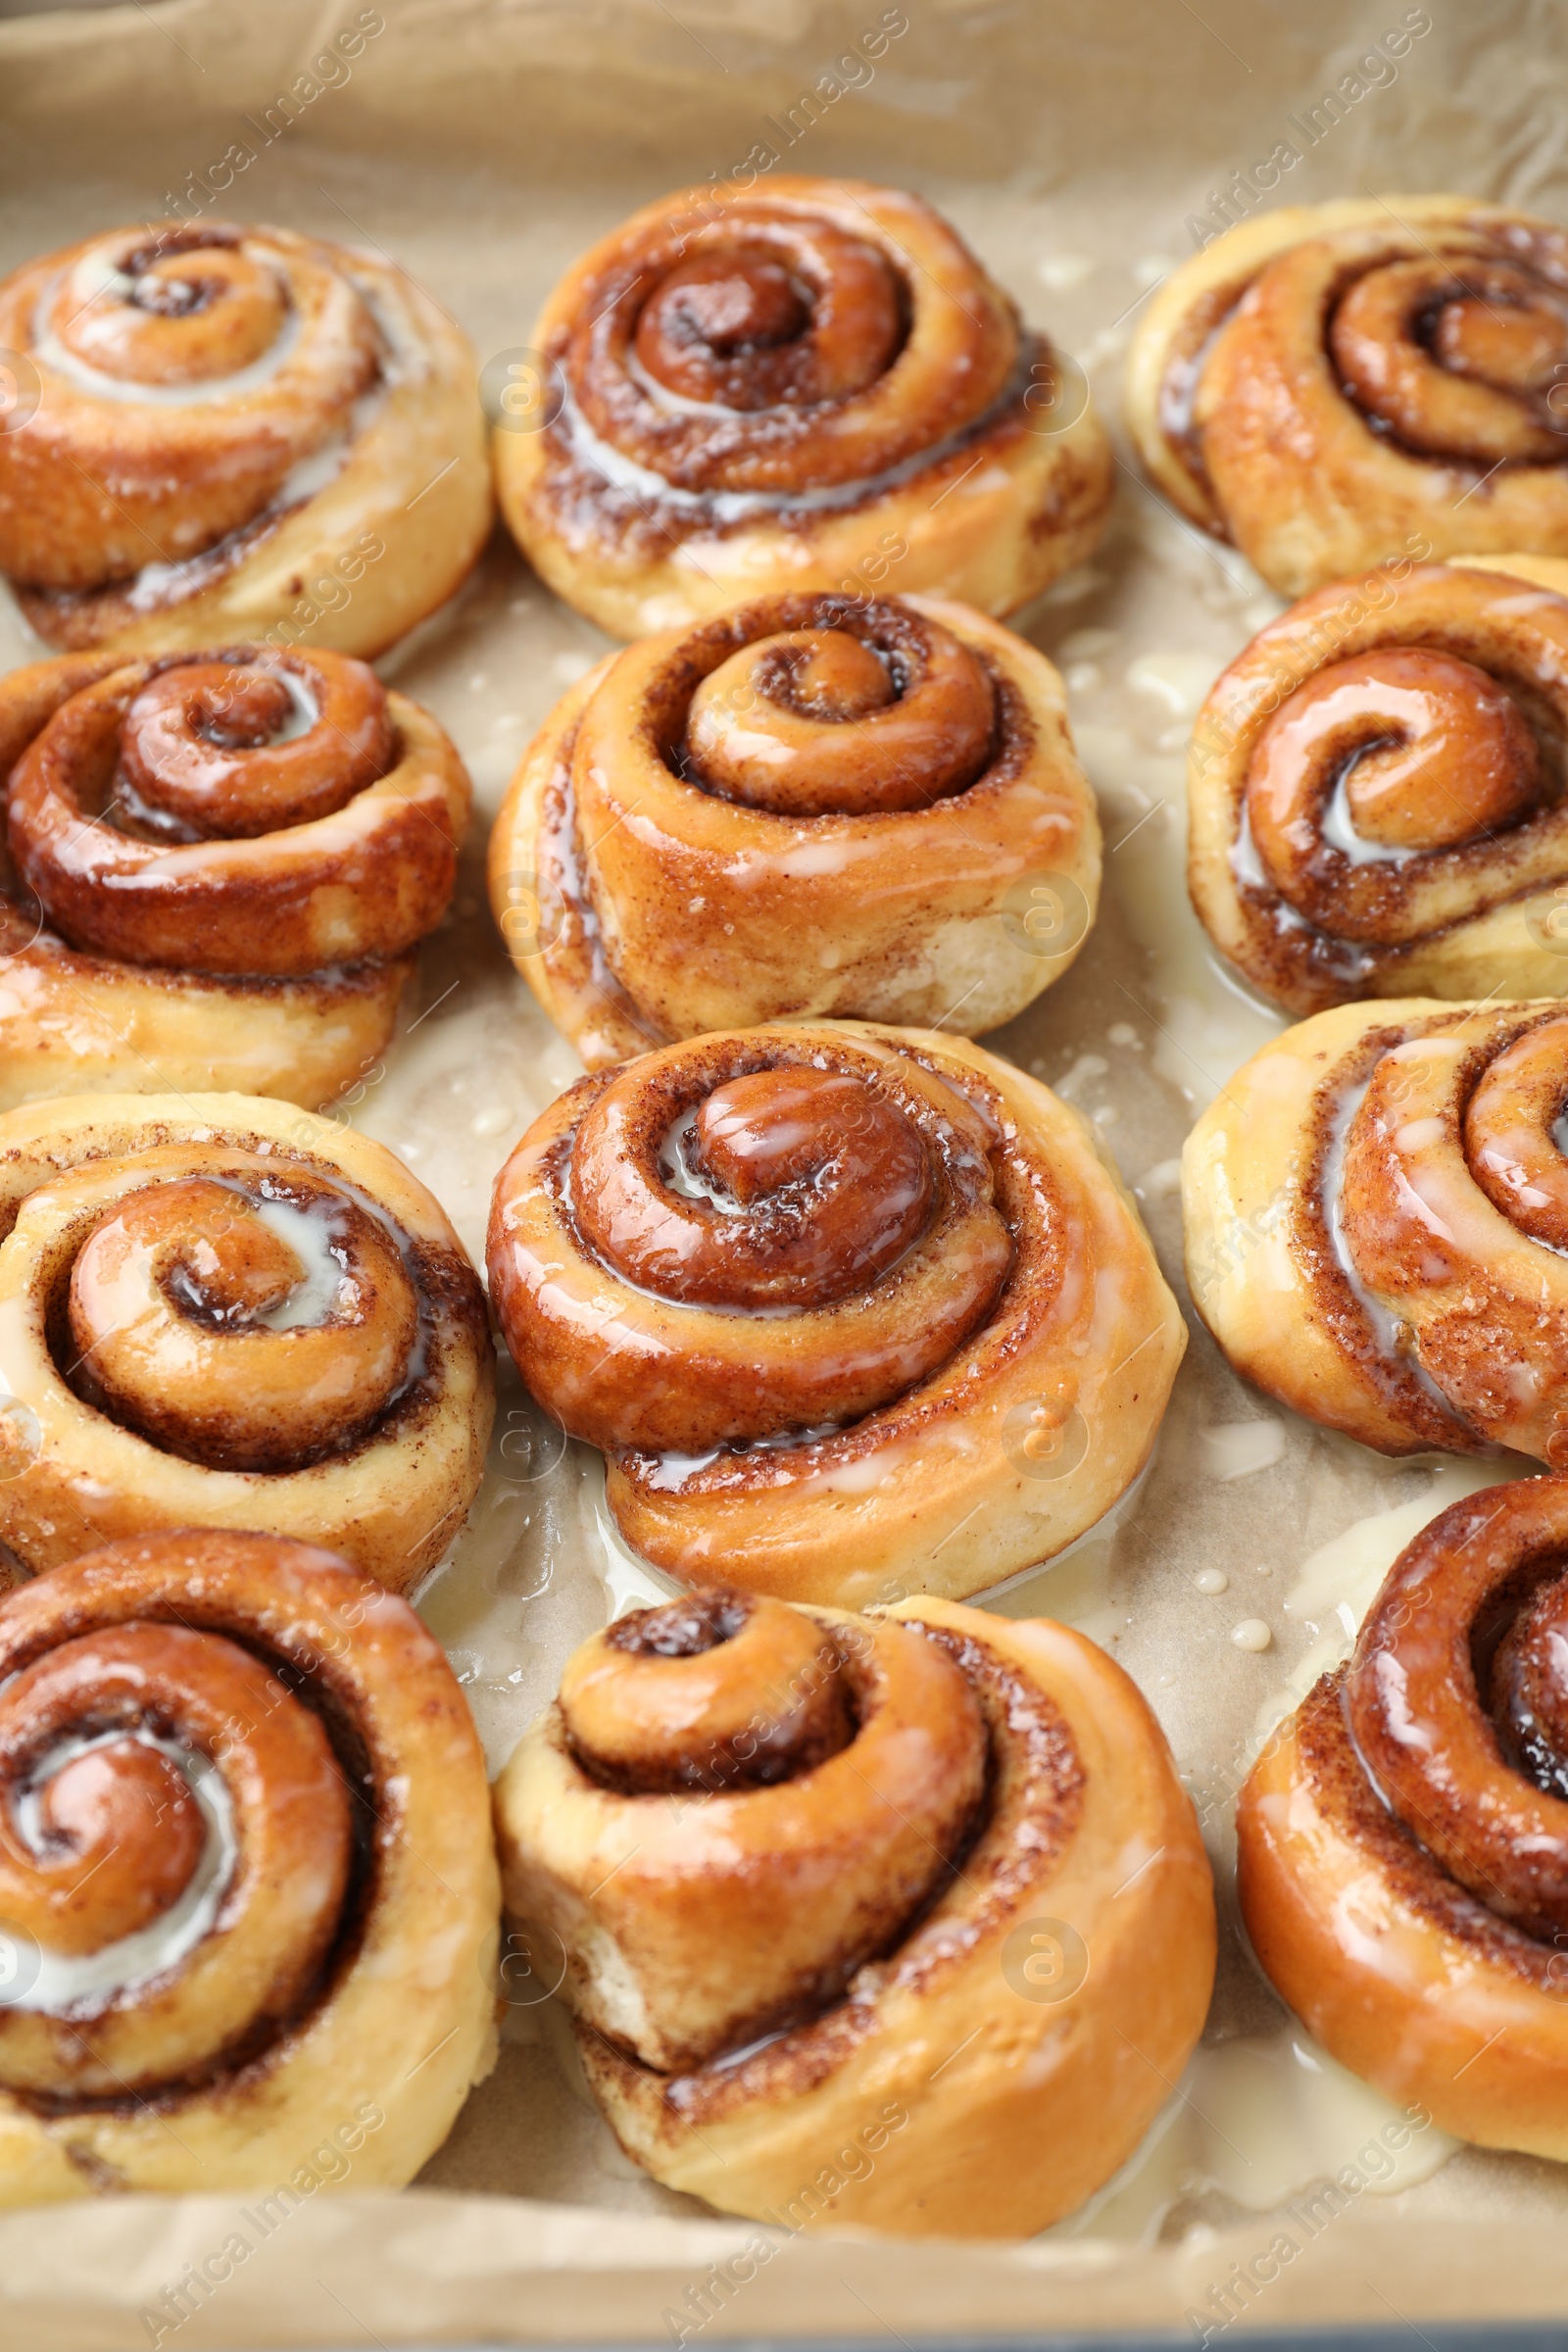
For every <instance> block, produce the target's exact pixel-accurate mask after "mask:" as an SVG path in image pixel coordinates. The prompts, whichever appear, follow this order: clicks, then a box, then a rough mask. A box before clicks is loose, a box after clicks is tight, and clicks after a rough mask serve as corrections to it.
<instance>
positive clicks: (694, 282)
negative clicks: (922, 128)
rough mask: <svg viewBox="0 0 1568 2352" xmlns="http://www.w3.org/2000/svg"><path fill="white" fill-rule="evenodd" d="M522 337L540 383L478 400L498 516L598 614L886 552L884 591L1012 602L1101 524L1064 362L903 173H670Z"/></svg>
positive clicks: (1104, 457)
mask: <svg viewBox="0 0 1568 2352" xmlns="http://www.w3.org/2000/svg"><path fill="white" fill-rule="evenodd" d="M720 297H722V299H720ZM724 301H728V302H729V304H730V306H731V307H730V311H729V312H726V311H725V309H724V307H723V304H724ZM737 305H739V306H740V309H739V310H737V308H736V306H737ZM742 311H744V314H745V320H746V324H745V327H744V328H743V330H742V332H743V333H744V334H745V335H746V336H747V338H748V339H745V340H741V339H740V338H739V337H738V336H737V335H736V332H735V323H734V322H735V319H736V318H737V317H740V316H741V312H742ZM534 344H535V347H536V349H537V351H538V353H539V355H540V357H541V360H542V363H543V367H544V370H545V376H546V387H545V390H546V397H545V399H544V402H543V405H542V406H541V407H540V408H539V409H538V410H537V411H535V412H531V413H529V414H528V415H527V416H525V417H507V418H504V419H502V420H501V421H500V423H499V424H498V429H497V432H496V435H495V440H494V452H495V465H496V474H497V487H498V491H499V495H500V500H501V507H502V512H503V514H504V515H505V516H506V519H507V521H508V523H509V525H510V526H511V528H512V530H513V532H514V534H515V537H516V538H517V540H518V542H519V544H520V545H521V546H522V548H523V550H524V552H525V553H526V554H527V556H528V558H529V560H530V562H531V563H532V564H534V566H535V568H536V569H537V570H538V571H539V572H540V573H541V575H542V576H543V577H544V578H545V580H546V581H547V582H548V583H549V585H550V586H551V587H553V588H554V589H555V590H556V591H557V593H558V594H559V595H561V596H563V597H564V598H565V600H566V602H567V603H568V604H572V605H575V606H576V607H577V608H578V610H579V611H581V612H585V613H588V614H589V615H590V617H591V618H593V619H595V620H597V621H599V623H600V624H601V626H603V627H604V628H606V629H608V630H609V631H610V632H611V634H612V635H613V636H620V637H638V636H643V635H646V634H648V633H649V632H651V631H653V630H657V629H664V628H669V627H672V626H674V625H676V624H677V623H679V622H682V621H686V622H689V621H691V620H694V619H701V618H702V617H704V616H705V615H707V614H710V613H716V612H718V611H721V610H722V609H723V608H724V607H725V606H726V605H730V604H733V603H735V602H736V601H737V600H738V599H739V598H741V597H742V596H744V595H746V594H748V593H750V594H756V593H757V592H758V591H759V590H768V589H773V588H778V589H785V588H788V589H796V590H801V591H805V592H807V593H821V592H833V591H840V592H846V593H849V594H852V595H853V594H863V593H865V592H866V590H867V589H870V590H872V591H873V592H874V590H875V589H876V587H877V586H878V585H879V584H880V583H881V582H883V581H884V580H886V579H887V578H888V576H889V573H890V571H891V570H892V569H893V568H894V567H895V566H896V567H897V584H898V586H899V587H900V589H901V590H904V591H909V590H930V591H933V592H935V593H937V594H939V595H946V596H954V597H960V598H962V599H963V600H964V601H965V602H966V603H970V604H974V605H978V606H979V607H980V608H981V609H982V610H983V611H985V612H988V613H1007V612H1011V611H1013V610H1014V609H1015V608H1016V607H1017V606H1019V605H1021V604H1023V603H1026V602H1027V600H1028V599H1029V598H1030V597H1031V596H1033V595H1035V594H1036V593H1038V591H1039V590H1040V589H1042V588H1044V587H1045V586H1047V585H1048V583H1049V582H1050V581H1051V580H1053V579H1054V578H1055V576H1056V575H1057V573H1058V572H1060V571H1062V570H1065V569H1066V568H1067V567H1068V565H1070V564H1074V563H1077V562H1079V561H1080V560H1081V559H1082V558H1083V557H1084V556H1085V555H1087V554H1088V552H1089V550H1090V549H1091V548H1092V547H1093V546H1094V544H1095V542H1096V541H1097V540H1098V538H1099V536H1100V532H1101V530H1102V528H1103V521H1104V515H1105V512H1106V509H1107V507H1108V505H1109V499H1110V454H1109V447H1108V444H1107V442H1106V439H1105V436H1104V433H1103V428H1102V427H1101V424H1100V422H1099V419H1098V418H1097V417H1095V415H1094V413H1093V411H1092V409H1091V408H1090V407H1089V405H1088V394H1087V388H1086V387H1084V386H1083V385H1082V380H1081V378H1080V377H1078V376H1077V375H1076V373H1075V371H1073V370H1072V369H1071V368H1070V367H1069V366H1067V365H1065V364H1064V363H1063V362H1062V361H1061V360H1060V359H1059V358H1058V357H1057V355H1056V354H1054V352H1053V351H1052V349H1051V346H1050V345H1049V343H1047V342H1046V341H1045V339H1044V337H1038V336H1037V337H1030V336H1027V335H1025V334H1024V333H1023V331H1022V330H1021V329H1020V327H1019V324H1018V320H1017V316H1016V313H1015V312H1014V311H1013V309H1012V306H1011V304H1010V303H1009V302H1008V301H1007V300H1006V298H1005V295H1003V294H1002V293H1001V291H1000V289H999V288H997V287H996V286H995V285H994V284H993V283H992V281H991V280H990V279H989V278H988V277H987V276H986V274H985V272H984V271H983V270H981V268H980V267H979V265H978V264H977V263H976V262H975V261H974V259H973V257H972V256H971V255H970V254H969V253H968V252H967V251H966V250H965V248H964V247H963V245H962V244H961V243H960V242H959V240H958V238H957V237H956V235H955V234H954V232H953V230H952V229H951V228H949V227H948V225H947V223H946V222H945V221H942V220H941V218H940V217H939V216H938V215H937V214H936V213H934V212H933V211H932V210H931V209H930V207H929V206H927V205H925V204H923V203H921V201H920V200H919V199H918V198H917V197H914V196H910V195H907V194H904V193H902V192H900V191H898V190H894V189H887V188H877V187H873V186H871V185H869V184H867V183H865V182H862V181H858V180H829V179H808V178H794V177H789V176H787V175H779V176H777V177H774V178H770V179H769V180H768V181H767V182H766V184H765V185H762V186H759V187H758V188H757V189H756V190H755V191H754V192H753V193H751V194H749V195H743V196H738V197H727V198H720V197H717V196H715V194H714V191H713V190H712V189H711V188H696V189H687V190H683V191H679V192H677V193H676V194H674V195H671V196H668V197H665V198H663V199H662V201H661V202H660V203H658V204H654V205H649V206H647V207H646V208H645V209H644V210H643V211H642V212H640V213H637V214H634V215H633V217H632V218H631V220H630V221H626V222H625V223H623V225H622V226H621V227H620V228H619V229H617V230H616V231H614V233H613V235H612V236H610V237H607V238H605V239H604V240H603V241H602V242H601V243H600V244H599V245H597V246H595V247H594V248H593V249H592V250H591V251H590V252H589V253H587V254H585V255H584V256H583V257H582V259H581V260H580V261H579V262H577V263H576V264H575V266H574V267H573V268H572V269H571V270H569V271H568V272H567V274H566V276H565V277H564V279H563V280H562V282H561V284H560V285H559V286H558V287H557V289H556V291H555V292H554V293H553V294H552V296H551V297H550V299H549V301H548V302H547V303H546V305H545V307H544V310H543V312H542V313H541V314H540V318H539V321H538V324H537V325H536V327H535V330H534ZM737 412H739V413H740V415H739V420H738V421H737ZM517 427H520V428H521V429H514V428H517Z"/></svg>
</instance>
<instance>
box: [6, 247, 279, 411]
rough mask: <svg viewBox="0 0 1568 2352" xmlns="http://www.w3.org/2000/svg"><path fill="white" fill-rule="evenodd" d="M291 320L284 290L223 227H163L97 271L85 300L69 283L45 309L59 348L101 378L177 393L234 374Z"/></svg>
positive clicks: (259, 356)
mask: <svg viewBox="0 0 1568 2352" xmlns="http://www.w3.org/2000/svg"><path fill="white" fill-rule="evenodd" d="M288 314H289V297H288V288H287V286H286V285H285V284H284V283H283V282H282V280H281V279H280V278H279V277H278V275H277V273H276V271H275V270H271V269H270V268H269V267H268V265H267V263H266V262H265V261H263V260H261V259H260V258H257V257H252V256H251V255H249V254H246V253H242V252H241V251H239V250H238V249H237V247H236V246H234V245H233V244H231V243H229V242H228V241H227V240H226V238H225V237H224V234H223V232H222V231H218V232H216V235H213V236H212V237H210V238H209V237H204V236H203V235H202V234H201V232H200V231H196V232H191V231H186V232H185V233H184V234H183V235H181V234H180V233H179V232H177V231H174V232H171V231H168V230H166V231H165V232H164V233H163V235H162V236H160V237H157V238H155V239H153V240H151V241H150V242H149V243H147V244H145V245H141V246H137V247H134V248H132V250H131V251H130V252H128V253H127V254H125V255H124V256H123V259H122V260H121V262H120V266H119V268H118V269H111V270H104V271H103V272H102V282H101V283H100V286H99V288H98V291H97V292H96V293H94V294H93V295H92V297H91V298H90V300H88V301H87V302H86V303H85V304H83V303H80V302H79V301H78V300H77V298H76V289H75V286H74V283H73V282H68V283H67V284H65V285H63V286H62V288H61V290H60V292H59V294H58V295H57V296H56V298H55V301H54V303H53V305H52V307H51V316H50V324H51V326H52V327H53V329H54V332H55V335H56V336H57V337H58V339H59V341H60V342H61V343H62V344H64V346H65V348H66V349H67V350H68V351H69V352H71V353H73V356H74V357H75V358H76V359H78V360H81V361H83V362H84V363H85V364H86V365H87V366H88V367H90V368H97V369H98V371H99V372H100V373H101V374H103V375H110V376H117V377H121V378H123V380H124V381H126V382H127V383H134V384H156V385H163V386H168V387H171V388H172V387H175V386H178V385H183V384H200V383H204V382H208V381H210V380H212V379H214V378H216V377H221V376H225V375H234V374H237V373H238V372H239V370H240V369H241V368H248V367H250V366H252V365H253V364H254V363H255V362H256V361H257V360H260V359H262V358H264V357H265V356H266V354H267V353H268V352H269V351H270V350H271V348H272V345H273V344H274V343H275V342H276V340H277V338H278V336H279V335H280V334H281V333H282V331H283V327H284V324H285V322H286V320H287V318H288Z"/></svg>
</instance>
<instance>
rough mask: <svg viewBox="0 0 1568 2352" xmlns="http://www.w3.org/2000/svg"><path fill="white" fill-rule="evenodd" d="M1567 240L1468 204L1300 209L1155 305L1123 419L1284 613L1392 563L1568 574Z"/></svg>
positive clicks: (1437, 199) (1501, 210) (1181, 273)
mask: <svg viewBox="0 0 1568 2352" xmlns="http://www.w3.org/2000/svg"><path fill="white" fill-rule="evenodd" d="M1565 383H1568V235H1565V233H1564V231H1563V230H1562V229H1560V228H1557V227H1554V226H1553V225H1552V223H1551V222H1550V221H1538V220H1535V219H1534V218H1532V216H1531V215H1529V214H1527V213H1520V212H1515V211H1513V210H1512V209H1511V208H1508V207H1505V206H1500V205H1491V204H1477V203H1475V202H1474V201H1473V200H1472V199H1471V198H1470V197H1468V196H1395V197H1390V198H1388V199H1387V200H1384V199H1383V198H1376V197H1375V198H1371V199H1365V200H1363V199H1359V198H1356V199H1350V200H1347V201H1344V202H1339V203H1334V204H1320V205H1291V206H1286V207H1285V208H1283V209H1282V210H1280V211H1278V212H1271V213H1268V214H1265V215H1263V216H1262V217H1260V218H1258V219H1256V220H1253V221H1245V222H1244V223H1243V224H1242V225H1241V226H1240V227H1239V228H1234V229H1232V230H1230V232H1229V233H1228V234H1227V235H1225V236H1223V237H1220V238H1218V239H1217V240H1216V241H1215V243H1213V244H1212V245H1210V246H1208V247H1206V248H1205V250H1204V251H1203V252H1202V253H1201V254H1196V255H1194V257H1193V258H1192V260H1190V261H1188V262H1186V263H1184V264H1183V266H1182V268H1181V269H1180V270H1177V271H1176V272H1175V274H1174V276H1172V277H1171V278H1169V279H1168V280H1167V281H1166V283H1165V284H1164V285H1163V286H1162V287H1161V288H1160V290H1159V292H1158V293H1157V294H1156V295H1155V297H1154V299H1153V301H1152V303H1151V305H1150V307H1149V311H1148V313H1147V315H1146V317H1145V319H1144V322H1143V324H1142V326H1141V327H1140V328H1139V330H1138V334H1137V336H1136V338H1135V340H1134V343H1133V347H1132V350H1131V353H1130V354H1129V359H1128V374H1127V421H1128V426H1129V429H1130V430H1131V432H1132V436H1133V439H1134V441H1135V443H1136V444H1137V446H1138V450H1139V453H1140V455H1141V457H1142V458H1143V461H1144V464H1145V466H1146V467H1147V468H1148V470H1149V474H1150V476H1151V479H1152V481H1153V482H1154V484H1155V486H1156V487H1157V488H1158V489H1159V490H1161V491H1163V492H1164V494H1165V496H1166V497H1167V498H1169V499H1170V500H1171V501H1172V502H1173V503H1174V504H1175V505H1176V506H1177V507H1178V508H1179V509H1180V510H1181V512H1182V513H1183V514H1184V515H1190V516H1191V518H1192V519H1193V521H1195V522H1197V523H1201V525H1202V526H1203V528H1204V529H1205V530H1209V531H1212V532H1213V533H1214V534H1215V535H1216V536H1217V537H1219V538H1221V539H1229V540H1231V541H1233V542H1234V544H1235V545H1236V546H1237V547H1239V548H1240V549H1241V551H1242V553H1243V554H1244V555H1245V556H1246V557H1247V558H1248V559H1249V561H1250V563H1252V564H1255V566H1256V567H1257V569H1258V570H1259V571H1260V572H1261V573H1262V575H1263V577H1264V579H1266V580H1267V581H1268V583H1269V585H1270V586H1271V587H1273V588H1276V589H1278V591H1279V593H1280V594H1281V595H1282V596H1302V595H1304V594H1305V593H1306V591H1307V590H1308V589H1311V588H1316V587H1318V586H1320V585H1321V584H1322V583H1323V582H1324V581H1325V580H1332V579H1337V578H1342V577H1344V576H1345V575H1346V574H1348V573H1351V572H1358V571H1362V570H1364V569H1365V568H1366V567H1367V565H1368V564H1376V563H1378V562H1380V561H1381V560H1382V559H1383V558H1385V557H1387V556H1393V555H1397V554H1403V555H1406V556H1408V555H1412V554H1420V555H1423V556H1466V555H1472V554H1474V555H1484V554H1494V555H1496V554H1502V553H1504V552H1506V551H1508V550H1511V549H1515V548H1520V549H1528V550H1530V551H1531V552H1533V553H1536V554H1540V555H1568V438H1565V435H1568V394H1565V393H1564V392H1563V390H1562V387H1563V385H1564V384H1565Z"/></svg>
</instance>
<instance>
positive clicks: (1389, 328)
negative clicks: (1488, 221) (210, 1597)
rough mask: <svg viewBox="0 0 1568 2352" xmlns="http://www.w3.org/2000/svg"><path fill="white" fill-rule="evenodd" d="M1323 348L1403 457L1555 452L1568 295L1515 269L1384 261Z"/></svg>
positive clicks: (1566, 354) (1559, 443)
mask: <svg viewBox="0 0 1568 2352" xmlns="http://www.w3.org/2000/svg"><path fill="white" fill-rule="evenodd" d="M1329 342H1330V348H1331V350H1332V353H1333V357H1334V361H1335V365H1336V366H1337V368H1338V369H1339V372H1340V376H1341V378H1342V380H1343V382H1344V384H1345V386H1346V389H1347V390H1348V392H1349V394H1350V396H1351V397H1352V399H1354V400H1355V401H1356V403H1357V404H1358V406H1360V407H1361V408H1363V409H1364V410H1366V411H1367V413H1368V414H1369V415H1371V416H1373V417H1377V418H1379V419H1380V420H1381V422H1382V423H1383V424H1384V425H1385V426H1386V427H1387V429H1388V431H1389V432H1390V433H1391V434H1392V435H1393V436H1394V437H1395V438H1396V439H1397V440H1398V441H1400V442H1402V443H1403V444H1404V445H1405V447H1407V448H1408V449H1411V450H1415V451H1418V452H1420V453H1422V454H1424V455H1427V456H1432V457H1447V458H1456V459H1463V460H1467V461H1469V462H1470V463H1471V464H1474V465H1481V466H1496V465H1502V464H1506V463H1509V462H1513V463H1529V462H1535V463H1543V462H1547V463H1549V462H1551V461H1554V460H1560V459H1561V457H1562V456H1563V451H1564V442H1563V439H1562V424H1563V420H1562V419H1561V418H1559V417H1556V416H1555V415H1554V413H1553V412H1552V410H1551V409H1550V408H1548V406H1547V402H1546V396H1547V393H1548V391H1549V389H1550V386H1551V384H1552V383H1553V381H1554V379H1555V370H1556V369H1557V368H1558V367H1559V366H1561V364H1562V363H1563V362H1564V361H1568V289H1564V288H1563V287H1562V286H1560V285H1557V284H1555V283H1553V282H1552V280H1550V279H1549V278H1547V277H1546V276H1545V275H1544V274H1543V273H1542V272H1541V271H1540V270H1535V269H1533V268H1531V267H1529V266H1528V265H1527V264H1525V263H1523V262H1512V261H1492V260H1488V259H1487V258H1486V257H1484V256H1477V257H1475V258H1474V259H1471V260H1461V261H1458V262H1456V261H1455V260H1454V259H1453V257H1451V256H1444V255H1440V254H1430V255H1424V256H1423V255H1418V256H1416V257H1414V258H1413V259H1410V260H1400V261H1393V262H1387V263H1384V264H1381V265H1379V266H1378V267H1375V268H1373V269H1371V270H1367V271H1366V272H1365V273H1364V274H1363V275H1361V276H1359V277H1357V278H1356V279H1355V280H1354V281H1353V283H1352V284H1351V285H1350V287H1349V289H1348V292H1347V293H1346V294H1345V295H1344V296H1343V298H1342V299H1341V301H1340V303H1339V305H1338V307H1337V309H1336V311H1335V314H1334V317H1333V319H1332V322H1331V325H1330V330H1329Z"/></svg>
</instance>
